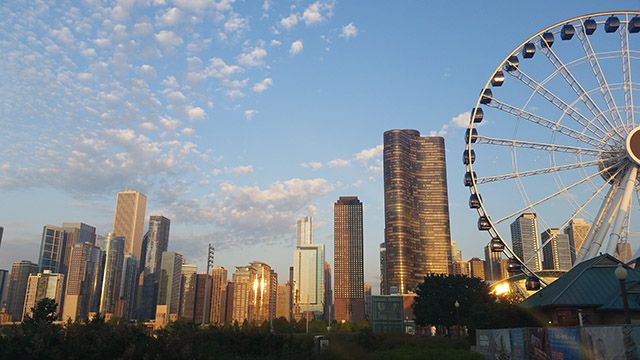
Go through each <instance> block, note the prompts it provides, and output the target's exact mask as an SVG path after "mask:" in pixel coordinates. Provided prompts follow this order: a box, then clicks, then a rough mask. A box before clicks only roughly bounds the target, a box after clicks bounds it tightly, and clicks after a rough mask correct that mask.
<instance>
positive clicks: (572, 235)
mask: <svg viewBox="0 0 640 360" xmlns="http://www.w3.org/2000/svg"><path fill="white" fill-rule="evenodd" d="M590 228H591V225H590V224H589V223H588V222H586V221H584V219H580V218H575V219H572V220H571V221H569V224H567V226H566V227H565V228H564V233H565V234H567V235H569V243H570V244H573V249H572V251H571V263H572V264H573V263H575V262H576V254H578V253H579V252H580V248H582V243H584V239H586V238H587V234H588V233H589V229H590Z"/></svg>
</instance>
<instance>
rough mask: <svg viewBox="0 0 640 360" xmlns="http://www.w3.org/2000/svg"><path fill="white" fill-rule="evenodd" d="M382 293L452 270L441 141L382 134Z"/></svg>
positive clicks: (393, 132) (399, 133) (409, 132)
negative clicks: (383, 225)
mask: <svg viewBox="0 0 640 360" xmlns="http://www.w3.org/2000/svg"><path fill="white" fill-rule="evenodd" d="M383 163H384V202H385V205H384V209H385V249H386V253H385V258H386V261H385V268H386V273H385V276H384V281H385V286H384V287H385V289H384V293H386V294H389V293H390V289H393V290H394V292H395V291H396V290H397V291H398V292H399V293H406V292H408V291H412V290H413V289H414V288H415V287H416V285H417V284H418V283H420V282H422V281H423V279H424V276H426V275H428V274H430V273H440V274H448V273H450V272H451V271H452V267H451V264H452V263H451V234H450V225H449V197H448V192H447V172H446V160H445V149H444V138H442V137H439V136H429V137H421V136H420V132H418V131H417V130H389V131H385V133H384V161H383Z"/></svg>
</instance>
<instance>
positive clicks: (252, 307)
mask: <svg viewBox="0 0 640 360" xmlns="http://www.w3.org/2000/svg"><path fill="white" fill-rule="evenodd" d="M250 266H251V267H252V268H253V269H255V279H254V280H253V283H252V284H251V288H250V295H249V309H248V312H249V321H251V322H256V323H257V324H261V323H262V322H263V321H267V320H270V319H273V318H274V317H275V310H276V308H275V305H276V302H275V300H276V296H277V295H276V293H275V292H276V291H277V278H275V279H274V275H275V272H274V271H273V270H272V269H271V266H269V265H268V264H266V263H263V262H260V261H253V262H252V263H251V265H250ZM274 285H275V287H274Z"/></svg>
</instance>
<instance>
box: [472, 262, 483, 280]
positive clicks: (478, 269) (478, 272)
mask: <svg viewBox="0 0 640 360" xmlns="http://www.w3.org/2000/svg"><path fill="white" fill-rule="evenodd" d="M469 270H470V271H471V277H475V278H478V279H480V280H484V279H485V275H484V261H483V260H482V259H479V258H477V257H474V258H472V259H471V260H469Z"/></svg>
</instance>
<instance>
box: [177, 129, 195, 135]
mask: <svg viewBox="0 0 640 360" xmlns="http://www.w3.org/2000/svg"><path fill="white" fill-rule="evenodd" d="M180 133H181V134H182V135H184V136H193V135H194V134H195V133H196V131H195V130H194V129H193V128H190V127H186V128H184V129H182V130H181V131H180Z"/></svg>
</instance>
